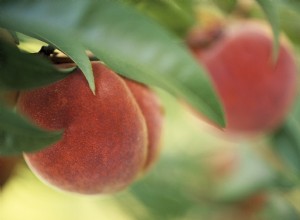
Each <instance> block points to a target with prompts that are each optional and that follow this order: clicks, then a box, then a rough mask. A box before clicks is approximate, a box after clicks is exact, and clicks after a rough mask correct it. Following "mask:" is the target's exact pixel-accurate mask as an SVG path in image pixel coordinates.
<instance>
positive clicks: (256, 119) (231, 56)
mask: <svg viewBox="0 0 300 220" xmlns="http://www.w3.org/2000/svg"><path fill="white" fill-rule="evenodd" d="M218 28H219V29H218ZM216 29H217V30H213V28H212V30H209V33H206V34H205V33H201V31H199V30H197V29H195V30H193V31H191V33H190V35H189V36H188V37H187V41H188V44H189V46H190V48H191V50H192V52H193V54H194V55H195V57H196V58H197V59H198V60H199V62H200V63H202V64H203V65H204V66H205V67H206V68H207V71H208V72H209V74H210V75H211V77H212V80H213V83H214V85H215V87H216V90H217V92H218V94H219V95H220V98H221V101H222V102H223V105H224V110H225V116H226V119H227V127H226V129H227V131H230V132H236V133H255V134H257V133H263V132H267V131H270V130H273V129H275V128H276V127H277V126H279V125H280V124H281V123H282V122H283V120H284V118H285V116H286V114H287V112H288V110H289V107H290V105H291V104H292V101H293V98H294V95H295V88H296V64H295V61H294V57H293V53H292V51H291V48H290V47H289V45H288V43H287V41H286V40H285V39H284V38H283V37H281V38H280V45H279V56H278V59H277V60H276V62H275V61H274V60H272V52H273V38H272V34H271V31H270V30H269V28H268V27H267V26H265V25H262V24H260V23H259V22H245V21H244V22H237V23H233V24H229V25H228V26H227V27H224V28H221V29H220V27H216ZM197 37H198V40H199V41H197ZM205 37H206V38H210V39H207V40H203V38H205Z"/></svg>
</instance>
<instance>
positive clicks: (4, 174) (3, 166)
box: [0, 156, 20, 187]
mask: <svg viewBox="0 0 300 220" xmlns="http://www.w3.org/2000/svg"><path fill="white" fill-rule="evenodd" d="M19 159H20V158H18V157H4V156H1V157H0V187H3V186H4V184H5V183H6V182H7V181H8V179H9V178H10V176H11V175H12V173H13V171H14V169H15V167H16V165H17V163H18V161H19Z"/></svg>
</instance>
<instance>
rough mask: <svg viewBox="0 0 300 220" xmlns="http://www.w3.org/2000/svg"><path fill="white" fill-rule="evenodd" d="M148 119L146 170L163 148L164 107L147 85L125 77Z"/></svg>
mask: <svg viewBox="0 0 300 220" xmlns="http://www.w3.org/2000/svg"><path fill="white" fill-rule="evenodd" d="M124 80H125V82H126V84H127V86H128V88H129V89H130V91H131V92H132V94H133V96H134V98H135V100H136V101H137V103H138V105H139V107H140V109H141V111H142V113H143V116H144V117H145V120H146V125H147V130H148V154H147V159H146V163H145V166H144V170H148V169H149V168H150V167H151V166H152V165H153V164H154V162H155V161H156V160H157V158H158V155H159V153H160V150H161V145H160V143H161V136H162V127H163V116H164V114H163V108H162V106H161V103H160V101H159V99H158V97H157V96H156V94H155V93H154V92H153V91H152V90H150V88H148V87H147V86H146V85H143V84H141V83H138V82H134V81H132V80H129V79H126V78H124Z"/></svg>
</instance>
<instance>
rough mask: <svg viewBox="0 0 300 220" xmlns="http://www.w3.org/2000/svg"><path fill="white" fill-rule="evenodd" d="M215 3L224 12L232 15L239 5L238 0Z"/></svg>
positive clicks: (217, 1)
mask: <svg viewBox="0 0 300 220" xmlns="http://www.w3.org/2000/svg"><path fill="white" fill-rule="evenodd" d="M213 2H214V3H215V4H216V5H217V6H218V7H219V8H220V9H222V10H223V11H225V12H227V13H230V12H231V11H233V9H234V8H235V7H236V5H237V0H226V1H224V0H213Z"/></svg>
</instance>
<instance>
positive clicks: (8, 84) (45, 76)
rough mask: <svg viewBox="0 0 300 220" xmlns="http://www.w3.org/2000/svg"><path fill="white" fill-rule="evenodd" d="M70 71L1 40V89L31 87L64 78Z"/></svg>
mask: <svg viewBox="0 0 300 220" xmlns="http://www.w3.org/2000/svg"><path fill="white" fill-rule="evenodd" d="M69 72H70V71H58V70H57V69H55V68H54V66H53V65H52V64H51V63H50V62H48V61H47V60H45V59H42V58H41V57H38V56H37V55H32V54H27V53H23V52H20V51H19V50H18V49H17V48H16V47H14V46H12V45H10V44H7V43H5V42H2V41H0V89H31V88H35V87H39V86H43V85H47V84H49V83H53V82H55V81H57V80H60V79H63V78H65V77H66V76H67V75H69Z"/></svg>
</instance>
